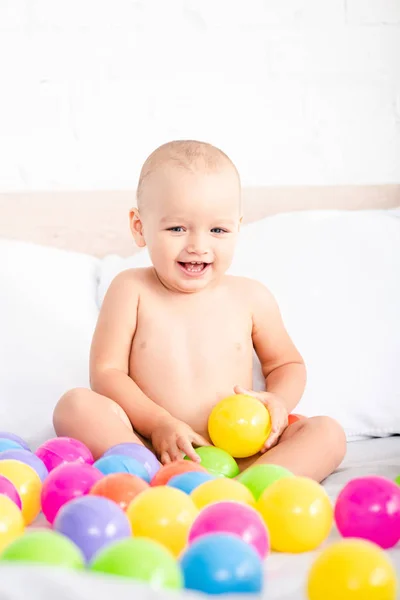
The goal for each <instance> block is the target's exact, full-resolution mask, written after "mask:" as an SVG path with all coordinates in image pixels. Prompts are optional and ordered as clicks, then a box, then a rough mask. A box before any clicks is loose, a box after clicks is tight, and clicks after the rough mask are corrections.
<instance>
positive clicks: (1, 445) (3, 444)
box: [0, 438, 22, 452]
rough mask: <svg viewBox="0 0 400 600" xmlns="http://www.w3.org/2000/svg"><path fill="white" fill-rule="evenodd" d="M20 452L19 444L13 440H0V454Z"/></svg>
mask: <svg viewBox="0 0 400 600" xmlns="http://www.w3.org/2000/svg"><path fill="white" fill-rule="evenodd" d="M18 448H19V449H20V450H22V446H21V444H19V443H18V442H14V440H8V439H7V438H0V452H4V450H16V449H18Z"/></svg>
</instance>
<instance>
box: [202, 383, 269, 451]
mask: <svg viewBox="0 0 400 600" xmlns="http://www.w3.org/2000/svg"><path fill="white" fill-rule="evenodd" d="M208 433H209V435H210V438H211V440H212V443H213V444H214V446H217V448H222V450H225V451H226V452H228V454H230V455H231V456H234V457H235V458H245V457H246V456H253V455H254V454H257V452H259V451H260V450H261V448H262V447H263V445H264V444H265V441H266V440H267V438H268V436H269V434H270V433H271V419H270V416H269V412H268V410H267V409H266V408H265V406H264V404H263V403H262V402H261V401H260V400H257V398H253V397H252V396H245V395H244V394H234V395H233V396H228V398H224V399H223V400H221V401H220V402H218V404H216V405H215V406H214V408H213V410H212V411H211V414H210V417H209V419H208Z"/></svg>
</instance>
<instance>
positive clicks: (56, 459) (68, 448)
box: [35, 437, 94, 473]
mask: <svg viewBox="0 0 400 600" xmlns="http://www.w3.org/2000/svg"><path fill="white" fill-rule="evenodd" d="M35 454H36V456H38V457H39V458H40V459H41V460H42V461H43V462H44V464H45V465H46V468H47V470H48V471H49V473H50V471H52V470H53V469H55V468H56V467H59V466H60V465H63V464H65V463H72V462H78V463H86V464H88V465H92V464H93V462H94V460H93V455H92V453H91V452H90V450H89V448H88V447H87V446H85V444H83V443H82V442H80V441H78V440H75V439H74V438H70V437H58V438H52V439H51V440H47V442H45V443H44V444H42V445H41V446H39V448H38V449H37V450H36V452H35Z"/></svg>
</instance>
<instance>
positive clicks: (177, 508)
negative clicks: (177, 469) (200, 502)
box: [126, 485, 198, 556]
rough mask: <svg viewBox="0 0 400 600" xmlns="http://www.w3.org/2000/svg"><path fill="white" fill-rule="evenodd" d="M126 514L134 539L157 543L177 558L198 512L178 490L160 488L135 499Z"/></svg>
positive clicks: (161, 486)
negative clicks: (150, 540)
mask: <svg viewBox="0 0 400 600" xmlns="http://www.w3.org/2000/svg"><path fill="white" fill-rule="evenodd" d="M126 514H127V516H128V519H129V521H130V523H131V527H132V533H133V535H134V536H137V537H147V538H150V539H152V540H156V541H157V542H160V543H161V544H163V545H164V546H166V547H167V548H169V550H171V552H172V553H173V554H174V555H175V556H178V555H179V554H180V553H181V552H182V550H183V549H184V547H185V546H186V544H187V539H188V534H189V529H190V527H191V525H192V523H193V521H194V520H195V518H196V517H197V515H198V510H197V508H196V507H195V505H194V504H193V500H192V499H191V498H190V497H189V496H188V495H187V494H185V493H184V492H182V491H181V490H178V489H176V488H173V487H169V486H164V485H159V486H156V487H152V488H149V489H147V490H145V491H144V492H141V493H140V494H139V495H138V496H136V498H134V500H133V501H132V502H131V503H130V504H129V506H128V509H127V511H126Z"/></svg>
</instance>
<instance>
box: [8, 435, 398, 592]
mask: <svg viewBox="0 0 400 600" xmlns="http://www.w3.org/2000/svg"><path fill="white" fill-rule="evenodd" d="M368 474H377V475H383V476H385V477H389V478H390V479H393V478H394V477H396V476H397V475H399V474H400V437H390V438H383V439H382V438H380V439H372V440H364V441H360V442H352V443H349V444H348V452H347V456H346V459H345V461H344V462H343V464H342V466H341V467H340V469H339V470H338V471H337V472H336V473H334V474H333V475H331V477H329V478H328V479H327V480H326V481H325V482H324V486H325V488H326V490H327V492H328V494H329V495H330V497H331V498H332V500H333V499H334V498H335V497H336V496H337V494H338V492H339V491H340V489H341V488H342V487H343V485H344V484H345V483H346V482H347V481H349V480H350V479H352V478H354V477H358V476H361V475H368ZM338 537H339V536H338V534H337V532H336V531H333V532H332V534H331V536H330V538H329V540H327V542H326V543H325V544H324V546H325V545H326V544H328V543H329V542H331V541H333V540H335V539H338ZM318 552H319V551H315V552H310V553H306V554H298V555H289V554H279V553H272V554H271V555H270V557H269V558H268V559H267V561H266V563H265V576H266V586H265V590H264V593H263V595H262V598H263V599H265V600H306V595H305V582H306V577H307V571H308V569H309V567H310V565H311V564H312V562H313V560H314V559H315V557H316V556H317V555H318ZM388 554H389V555H390V557H391V559H392V561H393V563H394V564H395V567H396V571H397V573H398V574H399V575H400V545H399V546H398V547H396V548H395V549H392V550H390V551H389V552H388ZM56 597H57V598H58V599H59V600H67V599H68V600H69V599H74V600H92V599H94V600H110V599H116V598H118V600H132V598H135V599H136V600H160V598H165V599H168V598H171V599H172V598H180V599H181V598H182V597H185V598H192V599H195V598H204V596H203V595H199V594H195V593H189V592H162V593H161V592H155V591H152V590H150V589H149V588H148V587H145V586H142V585H137V584H134V583H132V582H130V581H127V580H124V579H120V578H114V577H108V576H101V575H97V574H96V575H94V574H91V573H87V572H83V573H78V572H69V571H65V570H61V569H55V568H45V567H42V568H38V567H34V568H32V567H28V566H16V565H13V566H10V565H5V564H4V565H0V600H26V598H29V600H53V599H54V598H56ZM233 597H234V596H230V597H228V596H225V598H226V599H228V598H233ZM399 597H400V595H399ZM240 598H242V599H243V600H244V599H245V598H249V600H250V598H254V596H248V597H247V596H246V597H244V596H240Z"/></svg>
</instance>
